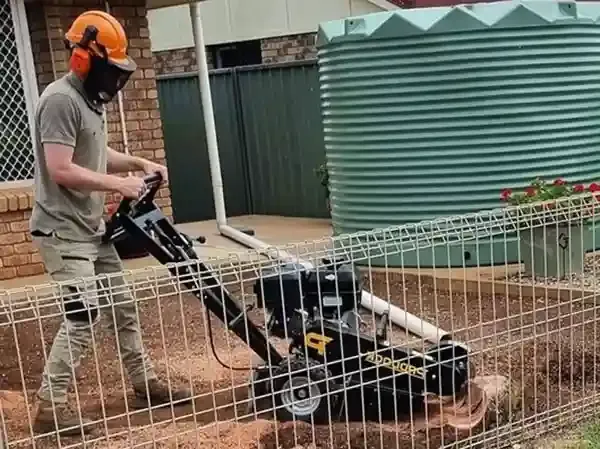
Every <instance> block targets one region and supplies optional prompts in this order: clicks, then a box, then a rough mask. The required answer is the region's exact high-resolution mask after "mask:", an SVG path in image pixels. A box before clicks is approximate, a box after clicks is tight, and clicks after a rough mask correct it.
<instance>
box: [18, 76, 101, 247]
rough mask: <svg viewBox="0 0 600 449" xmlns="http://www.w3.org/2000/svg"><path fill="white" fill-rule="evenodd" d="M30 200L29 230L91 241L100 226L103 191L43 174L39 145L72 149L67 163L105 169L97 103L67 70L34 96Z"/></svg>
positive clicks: (42, 156)
mask: <svg viewBox="0 0 600 449" xmlns="http://www.w3.org/2000/svg"><path fill="white" fill-rule="evenodd" d="M35 125H36V126H35V136H36V143H37V145H36V146H35V147H36V149H35V175H34V178H35V204H34V206H33V211H32V214H31V220H30V229H31V231H32V233H34V234H35V233H36V231H37V233H42V234H51V233H53V232H54V233H55V234H56V236H57V237H59V238H64V239H67V240H74V241H89V240H94V239H96V238H97V237H99V236H100V235H102V234H103V233H104V231H105V228H104V221H103V219H102V214H103V211H104V200H105V194H104V193H103V192H90V191H79V190H74V189H68V188H66V187H63V186H61V185H58V184H57V183H56V182H54V181H53V180H52V179H51V178H50V175H49V173H48V169H47V167H46V159H45V155H44V144H47V143H58V144H63V145H68V146H70V147H73V148H74V152H73V162H74V163H75V164H77V165H79V166H81V167H84V168H87V169H89V170H92V171H95V172H99V173H106V163H107V161H106V157H107V150H106V134H105V129H104V116H103V107H102V106H101V105H95V104H93V103H92V102H91V101H89V100H88V99H87V97H86V95H85V91H84V90H83V85H82V83H81V81H80V80H79V78H77V77H76V76H75V75H74V74H72V73H69V74H67V75H65V76H63V77H62V78H60V79H58V80H56V81H54V82H53V83H52V84H50V85H49V86H48V87H47V88H46V89H45V90H44V92H43V93H42V95H41V96H40V100H39V103H38V105H37V110H36V115H35Z"/></svg>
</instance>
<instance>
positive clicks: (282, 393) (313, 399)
mask: <svg viewBox="0 0 600 449" xmlns="http://www.w3.org/2000/svg"><path fill="white" fill-rule="evenodd" d="M294 365H296V368H298V366H297V363H292V365H291V366H292V369H291V370H290V371H288V370H287V369H286V371H287V372H288V373H291V374H287V375H286V374H283V373H282V375H281V376H280V377H279V378H278V379H277V381H276V385H275V404H276V408H277V409H276V411H275V412H276V415H277V418H278V419H279V420H281V421H304V422H307V423H314V424H317V423H325V422H329V421H331V420H332V419H333V417H332V414H331V411H333V410H335V409H336V405H337V395H335V394H332V392H328V391H327V383H328V376H327V372H326V371H325V370H323V369H322V368H320V367H318V368H312V369H306V362H305V361H303V362H302V365H303V366H304V369H300V370H297V369H294Z"/></svg>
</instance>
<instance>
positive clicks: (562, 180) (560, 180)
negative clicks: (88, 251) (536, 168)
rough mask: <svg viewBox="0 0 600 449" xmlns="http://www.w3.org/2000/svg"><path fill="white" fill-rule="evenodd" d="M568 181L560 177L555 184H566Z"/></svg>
mask: <svg viewBox="0 0 600 449" xmlns="http://www.w3.org/2000/svg"><path fill="white" fill-rule="evenodd" d="M566 183H567V182H566V181H565V180H564V179H562V178H558V179H557V180H556V181H554V185H555V186H564V185H565V184H566Z"/></svg>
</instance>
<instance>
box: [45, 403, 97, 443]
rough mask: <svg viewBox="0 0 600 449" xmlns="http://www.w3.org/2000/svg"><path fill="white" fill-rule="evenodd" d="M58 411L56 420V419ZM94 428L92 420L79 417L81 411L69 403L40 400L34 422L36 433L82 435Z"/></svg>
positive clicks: (65, 435) (64, 435)
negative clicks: (74, 408) (78, 411)
mask: <svg viewBox="0 0 600 449" xmlns="http://www.w3.org/2000/svg"><path fill="white" fill-rule="evenodd" d="M55 413H56V420H55ZM92 430H93V427H92V421H90V420H89V419H85V418H83V419H79V413H77V411H75V410H73V408H72V407H70V406H69V405H68V404H54V405H53V404H52V402H49V401H44V400H40V402H39V404H38V409H37V412H36V416H35V421H34V423H33V431H34V432H35V433H49V432H52V433H54V432H58V433H59V434H60V436H61V437H67V436H78V435H79V436H80V435H81V434H82V431H83V434H88V433H90V432H91V431H92Z"/></svg>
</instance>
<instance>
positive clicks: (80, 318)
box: [63, 286, 98, 325]
mask: <svg viewBox="0 0 600 449" xmlns="http://www.w3.org/2000/svg"><path fill="white" fill-rule="evenodd" d="M67 292H68V294H67V295H65V296H64V297H63V305H64V308H65V315H66V317H67V319H68V320H70V321H73V322H75V323H79V324H90V325H91V324H94V323H95V322H96V320H97V318H98V306H97V305H95V304H90V303H89V302H88V301H86V300H85V299H84V298H83V295H82V294H81V292H80V291H79V289H78V288H77V287H71V286H69V287H67Z"/></svg>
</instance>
